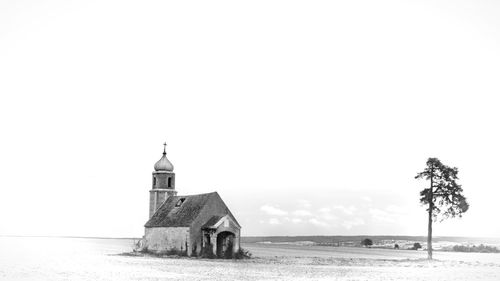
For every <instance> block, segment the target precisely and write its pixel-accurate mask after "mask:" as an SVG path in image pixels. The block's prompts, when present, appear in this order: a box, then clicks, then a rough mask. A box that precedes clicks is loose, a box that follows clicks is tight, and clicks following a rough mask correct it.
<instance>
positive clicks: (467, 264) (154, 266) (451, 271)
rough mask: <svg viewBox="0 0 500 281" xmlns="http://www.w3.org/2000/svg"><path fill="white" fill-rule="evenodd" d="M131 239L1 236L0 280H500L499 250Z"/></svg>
mask: <svg viewBox="0 0 500 281" xmlns="http://www.w3.org/2000/svg"><path fill="white" fill-rule="evenodd" d="M132 243H133V241H132V240H125V239H77V238H71V239H69V238H7V237H0V249H2V251H1V252H0V280H37V281H38V280H85V281H86V280H92V281H94V280H425V281H429V280H500V254H475V253H445V252H436V254H435V258H436V260H435V261H432V262H428V261H427V260H426V259H425V257H426V254H425V252H422V251H418V252H417V251H409V250H390V249H373V248H372V249H364V248H351V247H346V248H343V247H323V246H295V245H272V244H254V243H251V244H243V245H242V246H243V247H244V248H246V249H248V250H250V251H251V252H252V253H253V255H254V258H252V259H249V260H236V261H234V260H207V259H190V258H157V257H151V256H128V255H123V253H124V252H130V249H131V247H132Z"/></svg>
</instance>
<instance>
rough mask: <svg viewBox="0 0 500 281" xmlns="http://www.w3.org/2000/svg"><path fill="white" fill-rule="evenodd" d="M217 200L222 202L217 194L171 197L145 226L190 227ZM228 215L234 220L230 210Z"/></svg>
mask: <svg viewBox="0 0 500 281" xmlns="http://www.w3.org/2000/svg"><path fill="white" fill-rule="evenodd" d="M215 200H220V201H222V199H221V198H220V196H219V194H217V192H211V193H204V194H196V195H188V196H170V197H168V198H167V200H166V201H165V202H164V203H163V204H162V205H161V206H160V208H158V210H157V211H156V212H155V213H154V215H153V216H152V217H151V218H150V219H149V221H148V222H147V223H146V225H144V226H145V227H189V226H191V224H192V223H193V222H194V220H196V218H197V217H198V216H199V214H200V213H201V212H202V210H203V208H204V207H205V206H206V205H208V204H209V203H210V202H215ZM222 204H224V202H222ZM224 206H225V204H224ZM226 209H227V207H226ZM227 213H228V214H230V215H231V217H232V218H234V217H233V215H232V214H231V212H230V211H229V209H227ZM235 221H236V219H235ZM236 223H237V222H236Z"/></svg>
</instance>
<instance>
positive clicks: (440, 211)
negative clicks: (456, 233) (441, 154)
mask: <svg viewBox="0 0 500 281" xmlns="http://www.w3.org/2000/svg"><path fill="white" fill-rule="evenodd" d="M457 174H458V169H457V168H456V167H453V168H451V167H448V166H446V165H444V164H443V163H441V161H439V159H437V158H429V159H428V160H427V167H426V168H425V170H424V171H423V172H421V173H418V174H417V176H416V177H415V178H416V179H421V178H423V179H426V180H431V178H432V186H430V187H428V188H425V189H424V190H422V191H421V192H420V203H422V204H424V205H428V206H429V208H432V216H433V218H434V220H437V219H438V217H439V216H441V220H443V219H446V218H450V217H457V216H458V217H462V214H463V213H465V212H467V210H468V209H469V203H467V199H466V198H465V196H464V195H463V194H462V192H463V189H462V186H461V185H459V184H457V182H456V180H458V176H457ZM431 201H432V204H431ZM427 210H429V209H427Z"/></svg>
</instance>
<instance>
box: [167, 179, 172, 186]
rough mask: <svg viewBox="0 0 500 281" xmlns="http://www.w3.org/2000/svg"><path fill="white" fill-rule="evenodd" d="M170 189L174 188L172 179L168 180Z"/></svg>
mask: <svg viewBox="0 0 500 281" xmlns="http://www.w3.org/2000/svg"><path fill="white" fill-rule="evenodd" d="M168 187H169V188H170V187H172V178H168Z"/></svg>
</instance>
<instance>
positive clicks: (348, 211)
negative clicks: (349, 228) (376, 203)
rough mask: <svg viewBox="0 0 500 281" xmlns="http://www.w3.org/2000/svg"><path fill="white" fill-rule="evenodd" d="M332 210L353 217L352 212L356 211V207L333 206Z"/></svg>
mask: <svg viewBox="0 0 500 281" xmlns="http://www.w3.org/2000/svg"><path fill="white" fill-rule="evenodd" d="M334 209H337V210H340V211H342V212H343V213H344V214H346V215H354V212H355V211H356V207H354V206H349V207H345V206H342V205H339V206H335V207H334Z"/></svg>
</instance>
